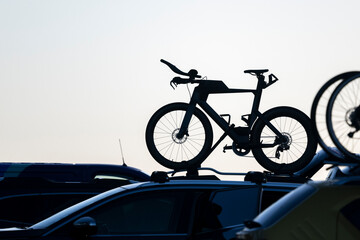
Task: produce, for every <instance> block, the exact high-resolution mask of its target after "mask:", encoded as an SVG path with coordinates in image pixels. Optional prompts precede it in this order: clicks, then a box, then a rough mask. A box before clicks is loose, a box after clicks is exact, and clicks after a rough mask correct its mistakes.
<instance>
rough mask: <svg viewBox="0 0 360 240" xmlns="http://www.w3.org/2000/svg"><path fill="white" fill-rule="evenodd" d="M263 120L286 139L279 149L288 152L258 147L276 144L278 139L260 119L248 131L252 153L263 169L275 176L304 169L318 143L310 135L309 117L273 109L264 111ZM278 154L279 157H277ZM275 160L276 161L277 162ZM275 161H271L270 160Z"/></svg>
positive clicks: (311, 133)
mask: <svg viewBox="0 0 360 240" xmlns="http://www.w3.org/2000/svg"><path fill="white" fill-rule="evenodd" d="M263 117H264V118H265V119H267V120H268V121H269V122H271V123H272V124H273V125H274V126H275V127H276V128H277V129H278V130H279V131H280V132H281V133H282V134H283V136H285V137H286V138H287V139H288V142H287V143H284V144H283V145H282V146H284V147H286V146H288V147H289V149H283V151H277V150H278V147H279V146H280V144H279V145H276V146H274V147H272V148H267V147H264V148H262V147H261V144H266V143H269V144H272V143H275V141H276V139H278V137H277V136H276V135H275V134H274V133H273V132H272V131H271V130H270V129H269V128H268V127H267V126H266V124H265V122H264V121H262V120H261V119H258V120H256V122H255V124H254V127H253V129H252V131H251V138H250V141H251V144H252V146H253V147H252V153H253V155H254V157H255V159H256V160H257V162H258V163H259V164H260V165H261V166H263V167H264V168H265V169H267V170H269V171H271V172H274V173H276V174H283V173H287V174H288V173H294V172H296V171H299V170H301V169H302V168H303V167H305V166H306V165H307V164H308V163H309V162H310V161H311V159H312V158H313V156H314V155H315V152H316V147H317V141H316V139H315V136H314V134H313V126H312V123H311V120H310V118H309V117H308V116H307V115H306V114H305V113H303V112H301V111H300V110H298V109H295V108H292V107H276V108H272V109H270V110H268V111H266V112H265V113H264V114H263ZM277 153H279V154H280V156H276V155H277ZM277 158H278V162H277V160H275V159H277ZM273 159H274V160H273Z"/></svg>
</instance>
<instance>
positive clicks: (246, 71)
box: [244, 69, 269, 75]
mask: <svg viewBox="0 0 360 240" xmlns="http://www.w3.org/2000/svg"><path fill="white" fill-rule="evenodd" d="M268 71H269V69H258V70H245V71H244V73H250V74H256V75H258V74H263V73H266V72H268Z"/></svg>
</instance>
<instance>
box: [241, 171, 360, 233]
mask: <svg viewBox="0 0 360 240" xmlns="http://www.w3.org/2000/svg"><path fill="white" fill-rule="evenodd" d="M246 226H247V228H245V229H243V230H242V231H240V232H238V233H237V234H236V238H237V239H239V240H260V239H261V240H273V239H274V240H275V239H276V240H279V239H286V240H291V239H294V240H295V239H327V240H331V239H333V240H337V239H346V240H358V239H360V177H359V176H347V177H339V178H337V179H333V180H328V181H323V182H308V183H306V184H304V185H303V186H301V187H299V188H297V189H296V190H294V191H292V192H291V193H289V194H287V195H286V196H285V197H283V198H281V199H280V200H279V201H277V202H276V203H274V204H273V205H272V206H270V207H269V208H267V209H266V210H265V211H264V212H262V213H261V214H259V216H257V217H256V218H255V219H254V220H252V221H247V222H246Z"/></svg>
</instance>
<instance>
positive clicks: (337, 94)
mask: <svg viewBox="0 0 360 240" xmlns="http://www.w3.org/2000/svg"><path fill="white" fill-rule="evenodd" d="M326 120H327V126H328V128H329V134H330V137H331V139H332V140H333V142H334V143H335V145H336V147H337V148H338V149H339V150H340V151H341V152H342V153H344V155H345V156H347V157H349V158H350V160H356V161H360V155H359V153H360V74H357V75H354V76H352V77H351V78H349V79H347V80H344V81H343V82H342V83H341V84H340V85H339V86H338V87H337V88H336V89H335V90H334V93H333V94H332V95H331V97H330V100H329V104H328V107H327V110H326Z"/></svg>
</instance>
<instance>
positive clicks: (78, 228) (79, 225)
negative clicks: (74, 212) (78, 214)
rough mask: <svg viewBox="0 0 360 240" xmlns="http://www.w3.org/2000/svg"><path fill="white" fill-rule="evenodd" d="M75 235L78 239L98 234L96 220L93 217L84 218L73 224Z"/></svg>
mask: <svg viewBox="0 0 360 240" xmlns="http://www.w3.org/2000/svg"><path fill="white" fill-rule="evenodd" d="M73 231H74V234H75V235H76V236H78V237H82V238H86V237H87V236H89V235H93V234H95V233H96V232H97V225H96V221H95V219H93V218H92V217H82V218H79V219H78V220H76V221H75V222H74V223H73Z"/></svg>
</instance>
